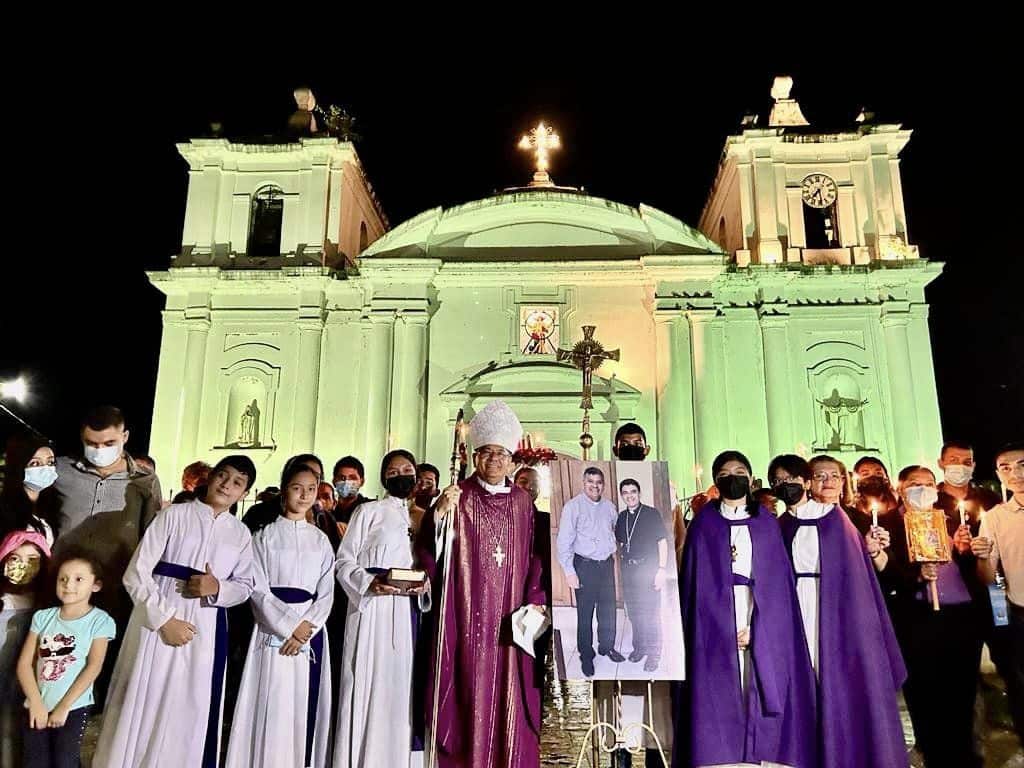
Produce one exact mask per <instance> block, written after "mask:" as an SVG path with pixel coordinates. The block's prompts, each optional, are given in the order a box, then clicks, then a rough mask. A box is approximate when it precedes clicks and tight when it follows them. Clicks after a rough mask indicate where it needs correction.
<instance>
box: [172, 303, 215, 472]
mask: <svg viewBox="0 0 1024 768" xmlns="http://www.w3.org/2000/svg"><path fill="white" fill-rule="evenodd" d="M185 317H186V324H187V326H188V335H187V337H186V339H185V381H184V386H183V387H182V419H181V442H180V443H179V445H178V456H177V460H178V466H179V467H184V466H185V465H187V464H188V463H189V462H192V461H195V460H196V457H197V456H198V455H199V453H200V452H199V451H197V448H196V441H197V440H198V438H199V416H200V414H201V412H202V406H203V379H204V377H205V375H206V341H207V339H208V337H209V335H210V310H209V308H208V307H201V308H200V307H190V308H189V309H187V310H186V311H185ZM202 453H204V454H205V453H206V451H205V450H204V451H202Z"/></svg>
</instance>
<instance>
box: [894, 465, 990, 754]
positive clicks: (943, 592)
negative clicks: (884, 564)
mask: <svg viewBox="0 0 1024 768" xmlns="http://www.w3.org/2000/svg"><path fill="white" fill-rule="evenodd" d="M898 491H899V495H900V500H901V501H902V507H901V509H900V523H901V525H900V530H899V531H897V530H895V529H894V530H893V545H892V549H891V553H890V556H891V560H892V564H891V565H890V566H889V568H888V569H887V570H892V572H893V582H894V584H895V585H896V599H895V602H894V603H893V604H892V613H893V625H894V626H895V629H896V636H897V638H898V639H899V643H900V648H901V649H902V651H903V658H904V660H905V661H906V663H907V673H908V676H907V682H906V684H905V685H904V687H903V695H904V697H905V698H906V701H907V709H908V710H909V711H910V719H911V722H912V723H913V724H914V735H915V737H916V739H917V747H918V749H919V750H920V751H921V753H922V754H923V755H924V761H925V765H926V766H928V768H934V766H950V768H952V766H957V767H958V768H959V766H981V765H982V762H981V759H980V757H979V756H977V755H975V754H974V744H973V735H972V722H973V710H974V697H975V692H976V686H977V680H978V665H979V663H980V659H981V643H982V629H983V626H984V623H983V621H982V608H983V607H982V606H978V605H977V604H976V603H975V602H974V601H973V600H972V597H971V595H972V590H975V584H974V580H975V579H976V568H977V561H976V559H975V557H974V555H973V553H972V552H971V547H970V535H969V533H968V534H967V535H966V537H965V536H963V535H960V536H958V535H957V528H958V527H959V522H960V521H959V518H957V519H950V518H949V517H948V516H947V518H946V526H947V529H948V532H949V535H950V540H951V542H952V544H953V546H952V550H953V560H952V561H951V562H949V563H941V564H936V563H923V564H918V563H911V562H910V561H909V557H908V555H907V543H906V533H905V529H904V527H903V525H902V521H903V516H904V515H906V514H908V513H911V512H915V511H921V510H931V509H935V505H936V501H937V499H938V491H937V489H936V483H935V475H934V474H933V473H932V471H931V470H930V469H928V468H927V467H921V466H910V467H906V468H905V469H903V471H901V472H900V474H899V487H898ZM930 582H935V584H936V586H937V588H938V593H939V604H940V606H941V607H940V610H938V611H936V610H934V609H933V608H932V604H931V594H930V591H929V584H930ZM975 591H976V590H975Z"/></svg>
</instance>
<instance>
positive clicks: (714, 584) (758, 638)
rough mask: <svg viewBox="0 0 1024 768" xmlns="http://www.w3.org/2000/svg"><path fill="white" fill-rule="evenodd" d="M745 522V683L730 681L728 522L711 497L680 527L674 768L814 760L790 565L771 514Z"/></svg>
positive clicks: (804, 767) (732, 623)
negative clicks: (748, 613)
mask: <svg viewBox="0 0 1024 768" xmlns="http://www.w3.org/2000/svg"><path fill="white" fill-rule="evenodd" d="M746 525H747V527H748V529H749V531H750V541H751V545H752V546H753V554H754V556H753V572H752V573H751V582H752V583H751V588H752V592H753V603H754V609H753V615H752V618H751V622H750V624H751V626H750V664H751V673H752V674H751V675H750V683H749V686H748V690H747V692H746V695H745V696H744V694H743V692H742V691H741V689H740V684H739V680H740V670H739V660H738V659H737V657H736V617H735V609H734V606H733V574H732V559H731V557H730V547H729V530H730V523H729V521H727V520H726V519H725V518H723V517H722V515H721V514H720V512H719V502H717V501H715V502H711V503H710V504H708V505H706V506H705V507H704V508H703V509H701V511H700V512H699V513H698V514H697V516H696V517H695V518H694V520H693V523H691V524H690V527H689V529H688V530H687V532H686V545H685V547H684V549H683V567H682V570H681V571H680V582H681V585H680V586H681V589H680V602H681V605H682V614H683V632H684V635H685V638H686V681H687V685H686V686H684V687H683V689H682V690H683V692H684V694H683V696H682V698H681V700H680V702H679V705H680V710H679V711H678V713H677V718H676V723H677V728H678V735H677V749H676V750H675V760H674V761H673V764H674V765H675V766H676V768H691V767H692V766H701V765H718V764H723V763H760V762H762V761H770V762H776V763H784V764H786V765H792V766H796V768H817V755H816V749H815V734H814V728H813V727H811V724H812V723H814V722H815V711H814V710H815V706H814V670H813V669H812V668H811V660H810V655H809V654H808V652H807V643H806V641H805V640H804V632H803V625H802V623H801V618H800V608H799V606H798V604H797V600H796V587H795V584H794V581H793V567H792V565H791V564H790V561H789V556H788V554H787V553H786V545H785V543H784V542H783V540H782V532H781V531H780V530H779V525H778V523H777V522H776V520H775V516H774V515H773V514H772V513H771V512H770V511H768V510H766V509H764V508H763V507H762V508H761V510H760V514H758V515H757V516H754V517H751V518H750V519H749V520H748V521H747V522H746Z"/></svg>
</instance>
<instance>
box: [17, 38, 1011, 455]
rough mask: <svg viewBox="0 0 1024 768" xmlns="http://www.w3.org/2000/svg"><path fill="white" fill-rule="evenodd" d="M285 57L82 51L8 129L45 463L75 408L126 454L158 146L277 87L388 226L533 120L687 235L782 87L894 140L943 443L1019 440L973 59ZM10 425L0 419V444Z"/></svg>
mask: <svg viewBox="0 0 1024 768" xmlns="http://www.w3.org/2000/svg"><path fill="white" fill-rule="evenodd" d="M295 53H296V52H295V51H293V52H292V54H291V55H289V56H288V57H286V58H287V59H288V61H291V62H293V63H292V64H290V65H288V66H285V65H283V64H282V63H281V58H280V57H278V58H277V59H272V58H268V59H267V60H266V61H262V60H260V59H259V58H257V59H254V60H253V61H249V62H248V63H245V62H239V61H238V60H234V59H230V58H219V57H218V55H217V54H216V52H215V50H214V49H209V50H207V49H205V48H202V47H201V46H200V47H198V48H196V49H191V48H189V47H188V46H186V50H184V51H183V50H182V49H181V48H180V47H179V48H178V49H175V50H162V49H155V50H154V51H151V52H150V53H149V54H147V55H144V54H138V55H137V58H134V59H132V61H130V62H126V61H125V60H123V59H119V58H117V57H116V56H115V57H109V56H108V57H106V58H104V57H100V58H99V59H93V58H88V57H87V58H85V59H82V60H80V61H78V62H77V63H76V64H75V66H70V67H68V68H67V69H65V70H63V71H62V73H61V76H60V78H59V80H54V82H53V83H52V84H51V85H50V87H51V88H52V89H53V90H52V91H51V93H52V94H53V97H52V98H51V99H50V100H49V102H48V103H49V105H50V106H49V107H48V108H46V109H44V110H42V111H41V113H40V114H39V116H38V117H36V116H35V115H34V113H26V114H25V115H24V116H23V117H22V118H20V121H21V122H22V123H24V124H21V125H20V126H19V128H20V130H19V133H20V137H19V138H17V140H16V141H15V142H13V143H12V144H9V146H8V152H9V153H10V154H11V157H12V160H11V163H12V167H11V168H10V170H11V172H12V174H13V176H12V178H15V179H17V184H16V190H17V191H16V192H15V189H13V188H12V187H11V186H8V193H9V194H13V197H14V198H15V199H14V200H13V201H12V200H10V199H9V207H8V211H9V212H10V213H11V215H10V216H9V218H8V227H9V229H10V231H12V232H16V233H17V235H16V236H15V237H14V238H13V240H12V242H11V245H10V250H9V251H8V253H7V254H6V256H5V258H4V266H3V268H2V269H3V271H2V272H0V280H2V281H0V302H2V306H3V307H4V315H5V316H6V318H7V319H6V320H5V321H4V333H3V338H4V342H3V348H2V349H0V378H10V377H12V376H15V375H18V374H19V373H21V374H25V375H26V376H27V377H28V378H29V379H30V381H31V385H32V389H33V393H34V395H33V399H32V400H31V402H29V403H26V404H25V405H23V406H19V407H18V411H19V412H20V413H22V414H23V415H24V416H25V417H26V418H28V419H29V420H30V421H32V422H33V423H34V424H36V425H37V426H38V427H39V428H40V429H41V430H42V431H43V432H45V433H46V434H48V435H50V436H51V437H53V438H55V439H57V440H58V443H59V448H60V449H62V450H65V451H67V450H73V449H74V443H75V436H76V428H75V424H76V417H77V414H78V413H79V412H80V411H81V410H82V409H83V408H84V407H85V406H87V405H89V404H92V403H96V402H112V403H115V404H119V405H121V406H122V407H123V408H124V409H125V410H126V412H127V414H128V417H129V421H130V426H131V429H132V433H133V438H132V443H133V447H134V449H135V450H136V451H140V450H141V448H142V447H144V446H146V444H147V443H148V432H149V420H150V416H151V407H152V397H153V388H154V384H155V377H156V363H157V358H158V353H159V340H160V309H161V307H162V301H161V299H162V297H161V295H160V294H158V292H157V291H155V290H154V289H153V288H151V287H150V286H149V285H148V283H147V280H146V277H145V274H144V270H147V269H164V268H166V267H167V266H168V264H169V259H170V255H171V254H172V253H174V252H176V250H177V249H178V247H179V245H180V238H181V227H182V219H183V214H184V202H185V190H186V168H185V164H184V161H182V159H181V158H180V156H179V155H178V153H177V151H176V149H175V146H174V143H175V142H176V141H185V140H187V139H188V138H189V137H190V136H195V135H200V134H202V133H203V132H204V131H205V130H206V127H207V125H208V123H209V122H210V121H211V120H214V119H219V120H221V121H223V123H224V125H225V130H226V133H227V134H228V135H229V136H233V137H234V136H246V135H257V134H265V133H279V132H281V130H282V129H283V126H284V123H285V121H286V119H287V117H288V115H289V114H290V112H291V110H292V108H293V106H292V100H291V89H292V88H293V87H294V86H295V85H296V84H299V83H308V84H310V85H312V87H313V89H314V91H315V92H316V94H317V96H318V99H319V101H320V102H321V103H322V104H329V103H332V102H336V103H341V104H343V105H344V106H345V107H347V108H348V109H349V111H350V112H351V113H352V114H354V115H355V116H356V118H357V123H356V128H357V130H358V131H359V133H361V134H362V136H363V140H362V141H361V142H360V143H359V144H358V145H357V149H358V151H359V154H360V156H361V158H362V160H363V164H364V167H365V169H366V171H367V174H368V176H369V178H370V180H371V182H372V183H373V185H374V187H375V188H376V190H377V193H378V195H379V197H380V200H381V201H382V203H383V205H384V208H385V211H386V213H387V215H388V217H389V219H390V221H391V224H392V226H395V225H397V224H399V223H401V222H402V221H404V220H405V219H407V218H408V217H410V216H412V215H415V214H416V213H418V212H420V211H422V210H424V209H427V208H431V207H433V206H436V205H445V206H447V205H453V204H457V203H460V202H465V201H468V200H473V199H477V198H480V197H485V196H487V195H489V194H491V193H492V192H493V191H494V190H495V189H499V188H502V187H505V186H509V185H513V184H519V183H522V182H523V181H525V180H526V179H527V178H528V174H529V164H528V161H527V159H526V158H524V157H523V156H522V154H521V153H519V152H518V151H517V150H516V149H515V141H516V139H517V138H518V136H519V135H520V134H521V133H522V132H523V131H524V130H526V129H527V128H529V127H530V126H531V125H532V124H535V123H536V121H537V119H538V118H544V119H545V120H546V121H549V122H550V123H552V124H553V125H554V126H556V127H557V129H558V130H559V132H560V134H561V136H562V138H563V142H564V144H565V147H566V148H565V150H564V151H563V152H561V153H560V154H559V155H557V156H556V158H555V160H554V163H553V167H552V173H553V176H554V178H555V180H556V181H557V182H558V183H560V184H567V185H573V186H580V185H582V186H585V187H586V189H587V191H588V192H590V193H591V194H594V195H598V196H601V197H606V198H610V199H613V200H617V201H621V202H623V203H627V204H630V205H637V204H639V203H641V202H643V203H648V204H650V205H653V206H655V207H658V208H661V209H662V210H665V211H667V212H668V213H670V214H672V215H674V216H677V217H679V218H681V219H682V220H683V221H686V222H687V223H690V224H692V225H696V223H697V219H698V217H699V214H700V210H701V207H702V205H703V202H704V200H705V197H706V195H707V192H708V188H709V185H710V183H711V180H712V179H713V177H714V173H715V169H716V165H717V162H718V158H719V154H720V152H721V149H722V145H723V142H724V139H725V137H726V136H727V135H728V134H730V133H733V132H735V131H736V130H737V127H738V125H739V120H740V118H741V116H742V115H743V114H744V113H745V112H747V111H750V110H754V111H757V112H758V113H760V114H761V115H762V120H764V119H765V118H766V117H767V113H768V110H769V109H770V106H771V99H770V97H769V89H770V86H771V80H772V76H773V75H774V74H776V73H781V72H788V73H789V74H791V75H793V77H794V78H795V80H796V87H795V89H794V92H793V95H794V96H795V97H796V98H798V99H799V100H800V102H801V104H802V106H803V110H804V113H805V115H806V116H807V117H808V119H809V120H810V121H811V123H812V124H815V125H821V126H830V127H831V126H839V125H844V126H846V125H850V124H851V123H852V119H853V117H854V116H855V115H856V113H857V111H858V109H859V108H860V107H861V106H862V105H867V106H868V107H869V108H871V109H872V110H874V111H875V112H876V113H877V115H878V118H879V119H880V120H886V121H894V122H902V123H903V124H904V125H905V126H906V127H909V128H912V129H914V136H913V138H912V139H911V142H910V145H909V146H908V148H907V149H906V150H905V152H904V155H903V162H902V172H903V188H904V195H905V199H906V209H907V218H908V224H909V229H910V236H911V240H912V242H914V243H916V244H918V245H919V246H920V249H921V253H922V255H923V256H925V257H927V258H929V259H932V260H935V261H942V262H945V263H946V268H945V271H944V273H943V275H942V276H941V277H940V278H939V279H938V280H937V281H936V282H935V283H933V285H932V286H931V287H930V288H929V289H928V294H927V295H928V299H929V302H930V304H931V317H930V328H931V335H932V349H933V354H934V358H935V366H936V374H937V380H938V387H939V398H940V407H941V411H942V420H943V429H944V431H945V433H946V435H947V437H952V436H958V437H965V438H967V439H969V440H973V441H975V443H976V444H977V446H978V448H979V458H980V459H981V460H983V461H987V460H990V458H991V453H992V451H993V450H994V449H995V447H996V446H998V445H1000V444H1002V443H1004V442H1006V441H1009V440H1010V439H1021V438H1024V371H1022V367H1021V362H1020V361H1021V359H1022V355H1021V353H1020V350H1022V349H1024V311H1022V309H1021V286H1022V282H1021V273H1022V270H1021V256H1020V248H1019V245H1018V239H1019V235H1017V234H1016V230H1017V228H1018V227H1019V224H1020V217H1019V215H1017V216H1016V217H1015V216H1014V214H1013V213H1012V209H1013V207H1014V206H1015V204H1016V201H1017V198H1019V196H1020V184H1019V181H1017V176H1016V175H1015V174H1017V173H1018V171H1017V170H1016V169H1015V168H1014V167H1013V166H1014V164H1019V160H1014V158H1013V156H1012V152H1011V150H1010V149H1009V147H1010V146H1012V144H1010V143H1007V144H1005V145H1004V144H1003V143H1002V142H1001V140H1000V138H999V135H1000V133H999V129H1000V127H1002V128H1005V127H1006V125H1007V122H1008V120H1009V115H1008V110H1010V109H1011V107H1010V106H1009V105H1010V102H1009V101H1008V97H1007V92H1006V91H1005V90H1004V86H1003V83H1002V80H1001V77H1000V75H999V74H998V72H997V71H994V70H993V69H992V68H990V67H988V65H987V64H984V63H982V62H979V61H977V60H966V59H965V58H964V57H962V56H957V55H956V54H955V53H954V52H951V51H949V50H944V51H939V50H936V51H933V52H932V53H931V54H930V55H925V56H921V55H920V54H918V55H915V56H910V55H908V56H907V57H906V60H898V59H897V60H892V61H890V60H885V61H882V60H879V59H877V57H874V56H867V55H865V56H864V57H863V59H864V61H859V60H856V57H855V58H854V60H851V61H852V64H853V66H849V67H848V68H846V69H845V70H844V69H842V67H841V66H839V65H833V66H828V67H822V66H820V63H818V62H816V61H813V62H812V61H811V60H809V59H808V58H807V57H806V56H803V55H794V56H792V57H790V58H789V59H788V60H782V59H779V60H774V59H773V60H768V59H765V58H759V57H754V56H750V57H749V59H750V61H749V63H743V61H742V60H741V59H742V57H737V56H736V55H734V54H731V55H728V56H723V57H722V58H721V59H715V58H708V56H707V55H705V56H704V57H703V58H701V59H696V58H690V57H687V56H685V55H680V54H678V53H676V52H674V51H672V50H663V51H661V52H660V53H659V52H658V51H654V52H652V50H651V49H644V48H638V49H637V53H635V54H629V55H626V54H625V53H624V52H621V51H617V52H614V53H609V52H608V51H607V50H606V51H604V52H603V54H604V55H603V56H600V55H597V54H593V55H587V56H582V55H580V56H562V57H551V59H550V61H549V62H547V63H546V64H545V66H543V67H539V68H538V67H536V66H531V65H530V64H529V62H528V61H525V60H524V59H523V58H522V57H519V58H517V57H512V58H509V57H507V56H506V57H501V56H488V55H486V51H483V52H481V51H475V52H474V53H473V54H469V53H466V54H464V55H462V56H460V55H459V54H452V55H448V56H446V57H444V58H443V59H442V58H441V57H438V56H434V55H432V54H431V55H426V53H424V55H421V56H416V55H409V52H407V51H406V52H396V51H387V52H381V51H377V52H376V53H375V54H374V55H370V54H368V53H366V52H359V53H357V52H354V51H347V50H345V49H344V47H343V46H341V47H339V50H338V51H337V52H336V54H335V55H333V56H331V57H329V58H330V59H331V62H332V63H331V64H330V65H329V66H327V65H324V64H323V63H322V62H313V61H312V60H307V58H308V57H307V56H306V55H305V54H301V51H300V52H299V53H300V54H301V55H295ZM723 53H727V51H724V50H723ZM471 56H472V58H470V57H471ZM725 59H728V61H731V62H732V64H731V65H730V66H729V68H728V69H726V68H725V66H726V65H725V64H724V63H723V61H724V60H725ZM869 59H870V60H871V61H872V62H874V63H873V64H871V63H865V62H866V61H867V60H869ZM132 62H136V63H137V64H133V63H132ZM1014 347H1015V348H1016V350H1017V351H1016V353H1015V354H1016V358H1014V356H1013V355H1011V350H1013V349H1014ZM10 430H11V423H10V422H9V420H8V419H6V417H3V416H0V437H5V436H6V435H7V434H8V433H9V432H10ZM937 448H938V447H936V450H937ZM328 458H330V457H328Z"/></svg>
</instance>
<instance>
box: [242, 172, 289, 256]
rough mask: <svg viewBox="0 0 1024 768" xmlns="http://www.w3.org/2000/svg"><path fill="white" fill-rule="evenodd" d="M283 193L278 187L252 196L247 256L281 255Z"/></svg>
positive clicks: (267, 188) (262, 190) (266, 188)
mask: <svg viewBox="0 0 1024 768" xmlns="http://www.w3.org/2000/svg"><path fill="white" fill-rule="evenodd" d="M283 219H284V193H283V192H282V191H281V190H280V188H278V187H263V188H262V189H260V190H259V191H258V192H257V193H256V194H255V195H253V196H252V205H251V208H250V211H249V245H248V247H247V249H246V253H247V254H248V255H249V256H280V255H281V224H282V221H283Z"/></svg>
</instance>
